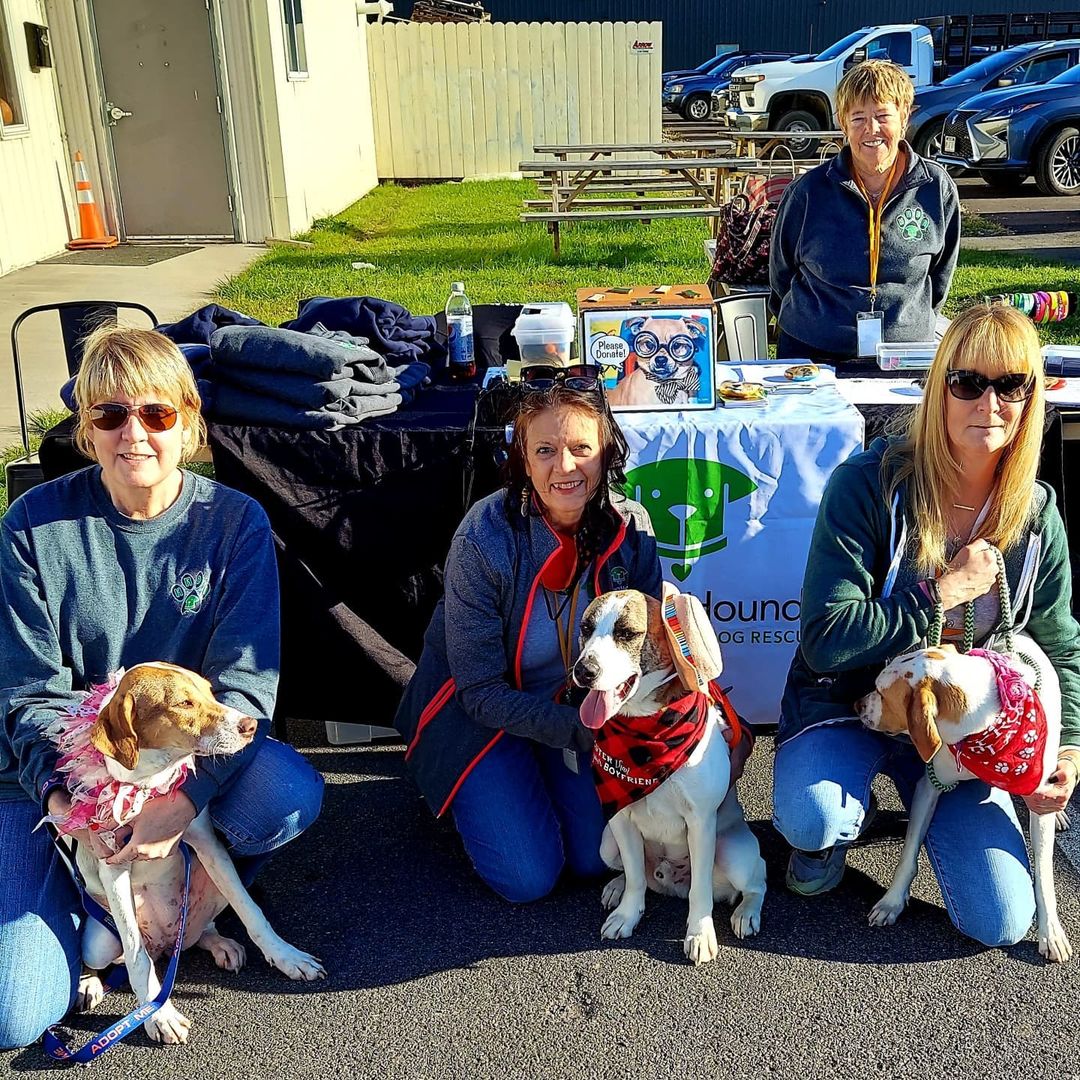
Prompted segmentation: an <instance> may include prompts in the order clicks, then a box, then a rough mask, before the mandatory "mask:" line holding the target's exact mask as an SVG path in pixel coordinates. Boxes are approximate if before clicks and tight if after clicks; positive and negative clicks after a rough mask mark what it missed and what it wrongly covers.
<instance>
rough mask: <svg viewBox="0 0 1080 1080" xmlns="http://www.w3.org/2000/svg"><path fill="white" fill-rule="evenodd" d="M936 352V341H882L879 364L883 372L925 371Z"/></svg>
mask: <svg viewBox="0 0 1080 1080" xmlns="http://www.w3.org/2000/svg"><path fill="white" fill-rule="evenodd" d="M936 352H937V342H936V341H881V342H878V346H877V363H878V367H879V368H881V370H882V371H925V370H926V369H927V368H929V367H930V365H931V364H932V363H933V362H934V354H935V353H936Z"/></svg>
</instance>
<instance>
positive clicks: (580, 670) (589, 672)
mask: <svg viewBox="0 0 1080 1080" xmlns="http://www.w3.org/2000/svg"><path fill="white" fill-rule="evenodd" d="M599 675H600V665H599V664H598V663H597V662H596V660H595V659H594V658H593V657H591V656H588V655H585V656H581V657H579V658H578V662H577V663H576V664H575V665H574V670H573V676H574V682H576V683H577V684H578V686H586V687H587V686H592V684H593V683H594V682H596V680H597V677H598V676H599Z"/></svg>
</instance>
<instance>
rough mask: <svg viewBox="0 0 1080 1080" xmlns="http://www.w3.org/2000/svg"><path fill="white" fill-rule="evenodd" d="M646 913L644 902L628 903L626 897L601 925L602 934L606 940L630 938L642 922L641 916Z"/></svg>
mask: <svg viewBox="0 0 1080 1080" xmlns="http://www.w3.org/2000/svg"><path fill="white" fill-rule="evenodd" d="M644 914H645V907H644V905H642V904H636V905H635V904H627V903H626V899H625V897H624V898H623V901H622V903H620V904H619V906H618V907H617V908H616V909H615V910H614V911H613V912H612V913H611V914H610V915H609V916H608V917H607V918H606V919H605V920H604V925H603V926H601V927H600V936H601V937H602V938H603V939H604V940H605V941H616V940H618V939H619V938H628V937H629V936H630V935H631V934H632V933H633V932H634V931H635V930H636V929H637V924H638V923H639V922H641V916H642V915H644Z"/></svg>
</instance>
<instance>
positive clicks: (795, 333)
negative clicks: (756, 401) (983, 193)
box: [769, 60, 960, 362]
mask: <svg viewBox="0 0 1080 1080" xmlns="http://www.w3.org/2000/svg"><path fill="white" fill-rule="evenodd" d="M913 98H914V90H913V88H912V85H911V79H910V78H909V77H908V75H907V73H906V72H905V71H904V69H903V68H901V67H898V66H897V65H896V64H893V63H891V62H890V61H888V60H867V61H866V62H864V63H862V64H858V65H856V66H855V67H853V68H852V69H851V70H850V71H849V72H848V73H847V74H846V75H845V76H844V77H843V79H841V80H840V85H839V86H838V87H837V88H836V111H837V114H838V116H839V120H840V127H841V128H842V129H843V132H844V135H845V137H846V140H847V145H846V146H845V147H844V148H843V150H841V151H840V153H839V154H837V155H836V157H834V158H832V159H831V160H829V161H826V162H824V163H823V164H821V165H818V166H817V167H816V168H814V169H811V170H810V172H808V173H807V174H806V175H805V176H801V177H799V178H798V179H797V180H794V181H793V182H792V183H791V184H789V185H788V188H787V190H786V191H785V192H784V196H783V199H782V200H781V202H780V208H779V210H778V212H777V215H776V222H775V224H774V225H773V244H772V249H771V252H770V255H769V284H770V286H771V289H772V295H771V297H770V300H769V306H770V309H771V311H772V313H773V314H774V315H775V316H776V318H777V324H778V327H779V331H780V333H779V338H778V341H777V348H776V355H777V359H784V360H787V359H805V360H824V361H827V362H835V361H840V360H850V359H852V358H854V357H859V356H867V357H872V356H874V355H875V353H874V346H875V344H876V343H877V342H878V341H933V340H934V337H935V335H934V329H935V324H936V319H937V315H938V312H939V311H940V310H941V306H942V304H944V302H945V297H946V296H947V295H948V292H949V285H950V283H951V281H952V276H953V270H954V269H955V268H956V258H957V254H958V253H959V250H960V203H959V200H958V197H957V193H956V185H955V184H954V183H953V182H952V179H951V178H950V177H949V174H948V173H947V172H946V171H945V170H944V169H943V168H942V167H941V166H940V165H938V164H936V163H935V162H933V161H928V160H927V159H926V158H923V157H920V156H919V155H918V154H917V153H915V151H914V150H913V149H912V148H911V146H910V145H909V144H908V143H907V142H905V141H904V139H903V134H904V131H905V130H906V129H907V123H908V118H909V117H910V115H911V104H912V100H913Z"/></svg>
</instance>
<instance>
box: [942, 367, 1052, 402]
mask: <svg viewBox="0 0 1080 1080" xmlns="http://www.w3.org/2000/svg"><path fill="white" fill-rule="evenodd" d="M945 383H946V385H947V386H948V388H949V392H950V393H951V394H952V396H953V397H954V398H959V399H960V400H961V401H978V399H979V398H981V397H982V396H983V394H985V393H986V391H987V388H988V387H991V386H992V387H993V388H994V393H995V394H997V396H998V399H999V400H1000V401H1012V402H1015V401H1027V399H1028V398H1029V397H1031V395H1032V392H1033V391H1034V390H1035V379H1034V376H1032V375H1026V374H1024V373H1023V372H1020V371H1013V372H1010V373H1009V374H1008V375H999V376H998V377H997V378H996V379H988V378H987V377H986V376H985V375H981V374H979V372H977V371H949V372H946V374H945Z"/></svg>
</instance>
